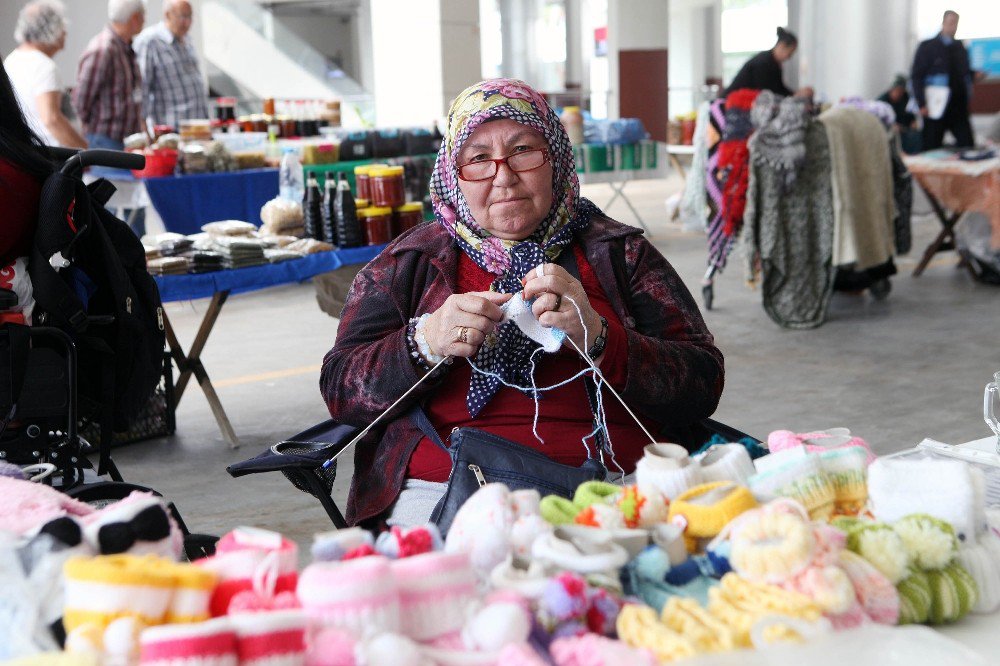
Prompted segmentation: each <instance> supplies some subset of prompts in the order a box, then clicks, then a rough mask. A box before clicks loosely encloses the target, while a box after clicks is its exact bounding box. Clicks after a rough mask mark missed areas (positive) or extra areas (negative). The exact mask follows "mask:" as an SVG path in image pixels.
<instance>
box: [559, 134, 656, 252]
mask: <svg viewBox="0 0 1000 666" xmlns="http://www.w3.org/2000/svg"><path fill="white" fill-rule="evenodd" d="M656 145H657V152H658V153H659V152H660V151H661V150H662V148H661V144H656ZM656 164H657V166H656V167H654V168H651V169H650V168H645V169H621V168H618V167H619V166H620V165H618V164H616V165H615V168H614V169H613V170H608V171H588V170H584V171H582V172H581V171H580V170H579V169H577V174H576V175H577V176H578V177H579V179H580V185H593V184H595V183H605V184H607V185H608V186H609V187H610V188H611V190H612V195H611V198H610V199H608V202H607V203H606V204H604V210H607V209H608V208H609V207H610V206H611V204H613V203H614V202H615V201H616V200H617V199H618V198H619V197H620V198H621V200H622V201H623V202H625V205H626V206H628V209H629V210H630V211H632V215H633V216H635V219H636V221H637V222H638V223H639V226H641V227H642V228H643V229H645V231H646V233H647V234H649V235H650V236H651V235H652V232H651V231H650V229H649V227H648V226H647V225H646V222H645V221H644V220H643V219H642V216H641V215H639V211H637V210H636V209H635V206H633V205H632V202H631V201H630V200H629V198H628V195H626V194H625V186H626V185H628V184H629V183H630V182H632V181H636V180H660V179H662V178H666V176H667V173H666V169H665V168H662V167H660V166H659V165H661V164H663V162H662V161H661V160H660V159H659V157H658V158H657V160H656Z"/></svg>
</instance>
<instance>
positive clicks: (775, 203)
mask: <svg viewBox="0 0 1000 666" xmlns="http://www.w3.org/2000/svg"><path fill="white" fill-rule="evenodd" d="M804 127H805V129H806V131H805V132H804V133H803V134H802V135H801V142H802V145H801V146H795V148H802V149H803V150H802V153H803V154H804V159H803V162H802V163H801V165H800V167H799V169H798V170H797V174H796V177H795V178H794V179H793V182H792V185H791V186H790V187H789V186H788V185H787V180H786V174H785V173H784V172H783V171H782V170H780V169H776V168H774V166H773V164H772V163H771V162H770V161H769V160H768V159H767V157H766V156H765V155H764V154H762V153H760V152H759V151H751V164H750V179H749V184H748V189H747V203H746V211H745V219H746V222H745V224H744V227H743V234H742V238H743V242H744V244H745V245H744V247H745V249H746V253H745V255H746V260H747V270H748V276H749V277H750V278H751V279H753V278H755V277H756V275H757V274H756V272H755V271H756V270H757V267H759V270H760V282H761V297H762V301H763V306H764V311H765V312H767V314H768V316H770V317H771V319H772V320H774V322H775V323H777V324H778V325H779V326H783V327H785V328H814V327H816V326H819V325H820V324H822V323H823V321H824V320H825V319H826V309H827V305H828V304H829V302H830V295H831V293H832V292H833V281H834V275H835V272H836V271H835V268H834V266H833V264H832V261H831V258H832V255H833V247H832V245H833V195H832V191H831V189H832V188H831V183H830V152H829V147H828V144H827V137H826V131H825V130H824V128H823V125H822V124H820V123H818V122H811V121H809V120H808V119H807V120H806V121H805V125H804Z"/></svg>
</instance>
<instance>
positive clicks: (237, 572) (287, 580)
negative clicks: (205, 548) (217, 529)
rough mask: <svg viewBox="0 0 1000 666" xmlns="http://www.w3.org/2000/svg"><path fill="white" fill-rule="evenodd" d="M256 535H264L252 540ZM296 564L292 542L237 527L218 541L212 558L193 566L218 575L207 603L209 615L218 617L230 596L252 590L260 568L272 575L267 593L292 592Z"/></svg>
mask: <svg viewBox="0 0 1000 666" xmlns="http://www.w3.org/2000/svg"><path fill="white" fill-rule="evenodd" d="M258 533H260V534H262V535H264V536H262V537H259V538H258V540H256V541H254V538H256V537H254V536H253V535H256V534H258ZM248 534H250V535H251V536H247V535H248ZM298 563H299V562H298V546H297V545H296V544H295V542H294V541H290V540H289V539H286V538H284V537H282V536H281V535H280V534H277V533H274V532H266V531H264V530H255V531H253V532H250V531H249V530H245V529H244V528H240V529H238V530H233V531H232V532H230V533H228V534H226V535H225V536H223V537H222V538H221V539H219V543H218V544H217V545H216V549H215V555H213V556H212V557H206V558H204V559H201V560H198V561H197V562H196V563H195V564H196V565H197V566H200V567H203V568H205V569H207V570H209V571H212V572H214V573H215V574H216V575H217V576H218V584H217V585H216V587H215V590H214V591H213V593H212V599H211V603H210V610H211V613H212V616H213V617H218V616H220V615H225V614H227V613H228V612H229V606H230V602H231V601H232V600H233V597H235V596H236V595H238V594H239V593H241V592H245V591H253V590H254V582H253V581H254V579H255V577H256V578H260V577H261V574H262V573H264V569H269V570H270V571H268V574H269V575H271V574H273V576H274V588H273V590H269V592H270V593H272V594H274V595H277V594H281V593H283V592H289V593H293V592H294V591H295V584H296V582H298Z"/></svg>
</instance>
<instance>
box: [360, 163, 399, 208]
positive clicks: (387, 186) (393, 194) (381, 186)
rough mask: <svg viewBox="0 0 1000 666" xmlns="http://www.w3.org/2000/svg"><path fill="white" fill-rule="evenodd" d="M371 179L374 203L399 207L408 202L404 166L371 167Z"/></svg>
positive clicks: (369, 175)
mask: <svg viewBox="0 0 1000 666" xmlns="http://www.w3.org/2000/svg"><path fill="white" fill-rule="evenodd" d="M368 177H369V179H370V183H369V189H370V190H371V197H369V198H370V199H371V200H372V203H373V204H375V205H376V206H383V207H388V208H398V207H399V206H402V205H403V204H404V203H406V189H405V188H404V185H403V167H401V166H385V167H381V168H377V169H371V170H370V171H369V172H368Z"/></svg>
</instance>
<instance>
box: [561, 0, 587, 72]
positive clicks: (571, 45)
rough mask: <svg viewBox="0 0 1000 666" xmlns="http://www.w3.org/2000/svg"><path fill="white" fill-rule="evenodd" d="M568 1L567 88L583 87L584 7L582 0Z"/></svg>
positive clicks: (566, 0)
mask: <svg viewBox="0 0 1000 666" xmlns="http://www.w3.org/2000/svg"><path fill="white" fill-rule="evenodd" d="M565 2H566V88H567V89H572V88H574V87H581V88H582V87H583V84H584V81H585V79H584V78H583V74H584V71H583V60H584V58H583V48H584V46H583V45H584V43H585V42H584V39H583V7H582V1H581V0H565Z"/></svg>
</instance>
